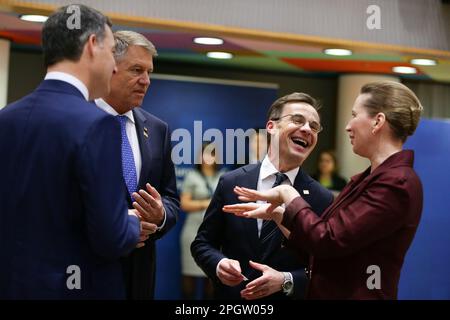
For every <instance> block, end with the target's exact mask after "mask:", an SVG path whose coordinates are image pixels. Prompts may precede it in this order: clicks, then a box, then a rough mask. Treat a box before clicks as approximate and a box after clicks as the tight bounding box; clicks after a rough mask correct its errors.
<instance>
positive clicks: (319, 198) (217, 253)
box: [191, 164, 333, 299]
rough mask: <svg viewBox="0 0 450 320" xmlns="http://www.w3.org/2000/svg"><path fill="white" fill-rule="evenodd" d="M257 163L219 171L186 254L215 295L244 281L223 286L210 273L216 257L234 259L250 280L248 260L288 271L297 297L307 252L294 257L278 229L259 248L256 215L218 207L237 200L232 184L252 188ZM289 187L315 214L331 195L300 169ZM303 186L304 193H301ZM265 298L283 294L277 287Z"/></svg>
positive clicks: (231, 295) (234, 290) (231, 293)
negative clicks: (251, 215)
mask: <svg viewBox="0 0 450 320" xmlns="http://www.w3.org/2000/svg"><path fill="white" fill-rule="evenodd" d="M260 167H261V164H250V165H247V166H244V167H241V168H239V169H236V170H234V171H231V172H228V173H226V174H224V175H223V176H222V177H221V179H220V180H219V183H218V186H217V189H216V191H215V193H214V196H213V199H212V200H211V203H210V205H209V207H208V209H207V211H206V214H205V218H204V220H203V223H202V224H201V226H200V228H199V230H198V233H197V237H196V238H195V240H194V242H193V243H192V245H191V251H192V255H193V257H194V259H195V261H196V262H197V264H198V265H199V266H200V267H201V268H202V269H203V271H204V272H205V273H206V274H207V275H208V277H209V278H210V279H213V283H214V288H215V295H216V298H220V299H239V298H240V291H241V290H242V289H243V288H244V287H245V285H246V283H244V282H243V283H241V284H240V285H238V286H235V287H229V286H226V285H223V284H222V283H221V282H220V280H219V279H218V278H217V275H216V267H217V264H218V263H219V261H220V260H221V259H222V258H225V257H226V258H230V259H235V260H238V261H239V263H240V265H241V269H242V274H244V275H245V276H246V277H247V278H249V279H250V281H251V280H253V279H255V278H257V277H259V276H260V275H261V273H260V272H259V271H256V270H254V269H253V268H251V267H250V266H249V260H252V261H255V262H259V263H263V264H266V265H268V266H270V267H272V268H274V269H275V270H277V271H289V272H291V273H292V275H293V278H294V294H293V296H292V297H293V298H303V297H304V291H305V288H306V282H307V278H306V275H305V272H304V268H305V267H306V266H307V256H305V257H302V258H300V257H299V256H298V255H296V254H294V253H292V252H290V251H289V250H287V248H285V247H284V246H282V241H283V237H282V234H281V232H278V233H277V234H276V236H274V237H272V238H271V241H270V242H269V243H268V244H267V245H266V246H265V247H261V245H260V240H259V238H258V227H257V220H256V219H247V218H242V217H237V216H234V215H233V214H229V213H225V212H223V211H222V207H223V206H224V205H227V204H234V203H239V202H241V201H239V200H238V198H237V196H236V194H235V193H234V192H233V188H234V187H235V186H241V187H246V188H252V189H256V188H257V184H258V177H259V171H260ZM294 187H295V188H296V189H297V190H298V191H299V192H300V194H302V196H303V197H304V199H305V200H306V201H307V202H308V203H310V204H311V206H312V207H314V208H315V210H316V212H317V213H318V214H320V213H321V212H322V211H323V210H325V208H326V207H328V206H329V205H330V204H331V202H332V200H333V196H332V194H331V193H330V191H328V190H327V189H325V188H323V187H322V186H321V185H320V184H319V183H318V182H316V181H315V180H313V179H312V178H311V177H310V176H308V175H307V174H306V173H305V172H304V171H303V170H302V169H301V168H300V170H299V172H298V174H297V177H296V178H295V181H294ZM304 190H308V191H309V194H307V192H306V194H305V192H304ZM270 298H280V299H283V298H286V296H285V295H284V294H283V293H281V292H278V293H276V294H273V295H272V296H270Z"/></svg>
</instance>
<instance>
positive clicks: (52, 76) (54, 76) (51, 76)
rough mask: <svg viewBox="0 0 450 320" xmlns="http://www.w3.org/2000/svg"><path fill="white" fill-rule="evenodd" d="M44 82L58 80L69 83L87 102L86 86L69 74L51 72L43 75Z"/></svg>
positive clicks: (87, 92) (87, 91)
mask: <svg viewBox="0 0 450 320" xmlns="http://www.w3.org/2000/svg"><path fill="white" fill-rule="evenodd" d="M44 80H59V81H64V82H67V83H70V84H71V85H73V86H74V87H75V88H77V89H78V90H79V91H80V92H81V94H82V95H83V97H84V98H85V99H86V101H87V100H89V90H88V88H87V87H86V85H85V84H84V83H83V82H81V80H80V79H78V78H76V77H74V76H73V75H71V74H68V73H65V72H60V71H51V72H48V73H47V74H46V75H45V78H44Z"/></svg>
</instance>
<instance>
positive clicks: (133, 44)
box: [95, 31, 179, 300]
mask: <svg viewBox="0 0 450 320" xmlns="http://www.w3.org/2000/svg"><path fill="white" fill-rule="evenodd" d="M114 38H115V42H116V51H115V54H114V58H115V60H116V63H117V72H115V74H114V75H113V77H112V79H111V92H110V94H109V95H107V96H105V97H103V99H97V100H96V101H95V103H96V104H97V106H98V107H99V108H101V109H103V110H104V111H106V112H107V113H109V114H111V115H114V116H116V119H117V120H118V121H119V122H120V125H121V129H122V139H121V141H122V168H123V175H124V181H125V184H126V187H127V191H128V192H127V193H125V194H124V195H123V196H124V198H126V199H127V202H128V206H129V208H133V206H134V207H135V208H137V209H140V212H146V214H141V215H140V217H141V219H142V220H143V221H146V222H147V223H148V224H147V225H146V224H144V225H143V226H144V228H146V226H148V227H147V228H148V231H150V232H152V234H151V235H150V236H146V237H141V239H140V240H141V242H140V243H139V244H138V247H137V248H136V249H135V250H133V251H132V252H131V253H130V254H129V255H128V256H127V257H125V258H123V259H122V266H123V271H124V277H125V285H126V289H127V298H128V299H139V300H141V299H153V295H154V287H155V267H156V263H155V261H156V260H155V258H156V252H155V240H156V239H159V238H160V237H161V236H163V235H164V234H165V233H166V232H167V231H168V230H170V228H172V227H173V226H174V225H175V223H176V220H177V217H178V211H179V198H178V194H177V189H176V180H175V170H174V165H173V162H172V159H171V143H170V131H169V128H168V125H167V123H165V122H163V121H162V120H160V119H158V118H156V117H155V116H153V115H151V114H150V113H148V112H146V111H144V110H142V109H141V108H137V107H139V106H140V105H141V104H142V101H143V99H144V97H145V94H146V92H147V89H148V87H149V86H150V75H151V73H152V72H153V57H155V56H156V55H157V52H156V49H155V46H154V45H153V44H152V43H151V42H150V41H149V40H147V38H145V37H144V36H143V35H141V34H139V33H137V32H134V31H117V32H115V33H114ZM140 189H144V190H147V191H148V194H147V193H146V192H144V191H143V190H141V191H139V192H137V190H140Z"/></svg>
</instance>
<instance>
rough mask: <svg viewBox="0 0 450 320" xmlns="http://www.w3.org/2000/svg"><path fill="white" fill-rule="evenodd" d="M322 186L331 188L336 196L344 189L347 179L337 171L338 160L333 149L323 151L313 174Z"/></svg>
mask: <svg viewBox="0 0 450 320" xmlns="http://www.w3.org/2000/svg"><path fill="white" fill-rule="evenodd" d="M312 177H313V179H315V180H317V181H318V182H319V183H320V184H321V185H322V186H324V187H325V188H327V189H329V190H331V191H332V192H333V193H334V195H335V197H336V196H337V195H338V194H339V192H341V191H342V189H344V187H345V185H346V184H347V181H346V180H345V179H344V178H343V177H341V176H340V175H339V174H338V172H337V160H336V156H335V154H334V152H333V151H331V150H327V151H322V152H321V153H320V155H319V160H318V161H317V172H316V174H315V175H313V176H312Z"/></svg>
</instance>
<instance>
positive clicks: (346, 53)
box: [323, 48, 352, 56]
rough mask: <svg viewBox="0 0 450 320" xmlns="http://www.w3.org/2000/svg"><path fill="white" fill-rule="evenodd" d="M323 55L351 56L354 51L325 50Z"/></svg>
mask: <svg viewBox="0 0 450 320" xmlns="http://www.w3.org/2000/svg"><path fill="white" fill-rule="evenodd" d="M323 53H325V54H328V55H330V56H351V55H352V50H348V49H337V48H333V49H325V50H323Z"/></svg>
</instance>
